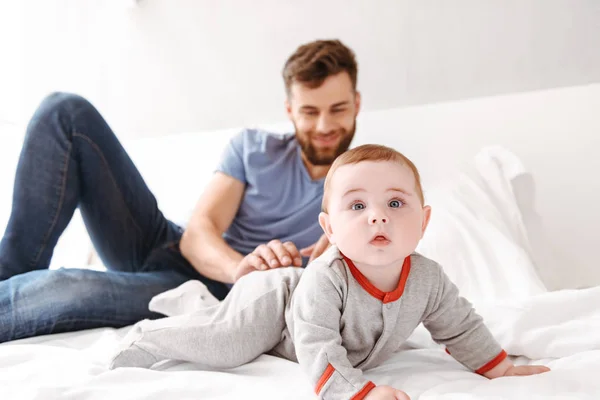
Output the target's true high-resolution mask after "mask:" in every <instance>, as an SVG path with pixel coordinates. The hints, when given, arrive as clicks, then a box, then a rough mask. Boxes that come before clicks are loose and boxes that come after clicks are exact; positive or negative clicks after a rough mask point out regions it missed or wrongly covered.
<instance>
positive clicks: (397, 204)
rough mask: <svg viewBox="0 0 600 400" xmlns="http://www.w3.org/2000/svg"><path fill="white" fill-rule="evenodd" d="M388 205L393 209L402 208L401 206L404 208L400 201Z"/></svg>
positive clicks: (392, 201)
mask: <svg viewBox="0 0 600 400" xmlns="http://www.w3.org/2000/svg"><path fill="white" fill-rule="evenodd" d="M388 205H389V206H390V207H391V208H400V206H402V202H401V201H400V200H391V201H390V202H389V203H388Z"/></svg>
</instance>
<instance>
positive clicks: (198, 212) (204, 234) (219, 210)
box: [179, 172, 245, 283]
mask: <svg viewBox="0 0 600 400" xmlns="http://www.w3.org/2000/svg"><path fill="white" fill-rule="evenodd" d="M244 187H245V185H244V183H242V182H241V181H239V180H238V179H236V178H233V177H231V176H229V175H226V174H224V173H222V172H216V173H215V174H214V176H213V178H212V180H211V181H210V183H209V184H208V186H207V187H206V189H205V191H204V193H203V194H202V196H201V197H200V200H198V203H197V204H196V208H195V209H194V213H193V215H192V218H191V220H190V222H189V224H188V226H187V228H186V230H185V232H184V233H183V236H182V237H181V243H180V245H179V246H180V249H181V253H182V254H183V256H184V257H185V258H186V259H187V260H188V261H189V262H190V263H191V264H192V265H193V266H194V268H195V269H196V270H197V271H198V272H199V273H201V274H202V275H204V276H206V277H207V278H210V279H214V280H216V281H220V282H226V283H233V282H234V276H235V271H236V268H237V266H238V264H239V263H240V261H241V260H242V259H243V258H244V256H242V255H241V254H240V253H238V252H237V251H235V250H233V249H232V248H231V247H230V246H229V245H228V244H227V243H226V242H225V240H223V237H222V235H223V233H224V232H225V231H226V230H227V228H229V225H231V222H232V221H233V218H234V217H235V214H236V213H237V211H238V208H239V207H240V204H241V202H242V197H243V195H244Z"/></svg>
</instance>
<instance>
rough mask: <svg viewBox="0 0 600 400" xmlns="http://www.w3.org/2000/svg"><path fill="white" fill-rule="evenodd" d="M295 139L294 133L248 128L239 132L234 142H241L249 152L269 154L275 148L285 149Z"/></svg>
mask: <svg viewBox="0 0 600 400" xmlns="http://www.w3.org/2000/svg"><path fill="white" fill-rule="evenodd" d="M294 139H295V136H294V134H293V133H277V132H269V131H266V130H262V129H254V128H247V129H244V130H242V131H241V132H239V133H238V134H237V136H236V137H234V139H233V140H234V141H237V142H240V143H241V144H242V145H243V147H244V148H245V150H246V151H247V152H257V151H260V152H267V151H269V150H271V149H273V148H278V147H281V148H285V147H287V146H288V145H289V144H290V142H292V141H295V140H294Z"/></svg>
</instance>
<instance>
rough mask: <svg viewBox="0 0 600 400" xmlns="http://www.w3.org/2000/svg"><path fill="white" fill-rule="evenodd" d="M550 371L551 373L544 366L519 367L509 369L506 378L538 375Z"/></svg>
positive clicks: (505, 374)
mask: <svg viewBox="0 0 600 400" xmlns="http://www.w3.org/2000/svg"><path fill="white" fill-rule="evenodd" d="M548 371H550V368H548V367H544V366H543V365H518V366H512V367H510V368H509V369H507V370H506V372H505V373H504V376H526V375H537V374H542V373H544V372H548Z"/></svg>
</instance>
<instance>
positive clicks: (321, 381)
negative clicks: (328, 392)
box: [315, 364, 335, 394]
mask: <svg viewBox="0 0 600 400" xmlns="http://www.w3.org/2000/svg"><path fill="white" fill-rule="evenodd" d="M334 372H335V368H333V365H331V364H328V365H327V368H325V372H323V375H321V378H319V381H318V382H317V387H316V388H315V393H316V394H319V393H320V392H321V389H323V386H325V384H326V383H327V381H328V380H329V378H331V375H333V373H334Z"/></svg>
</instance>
